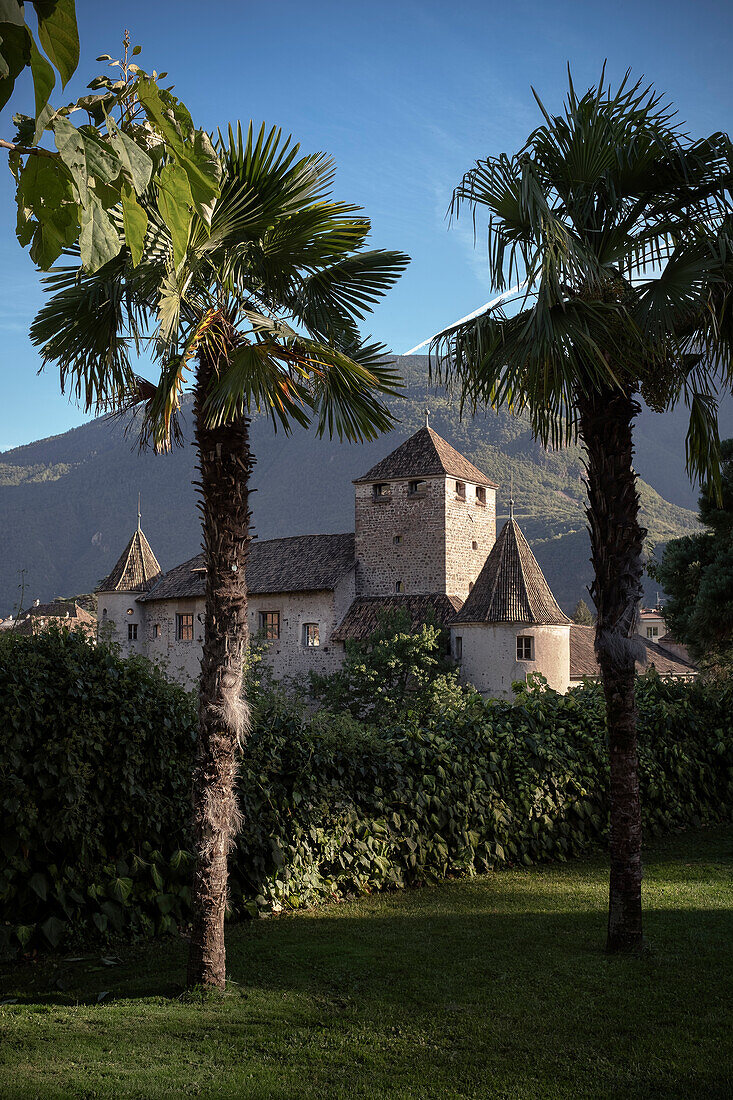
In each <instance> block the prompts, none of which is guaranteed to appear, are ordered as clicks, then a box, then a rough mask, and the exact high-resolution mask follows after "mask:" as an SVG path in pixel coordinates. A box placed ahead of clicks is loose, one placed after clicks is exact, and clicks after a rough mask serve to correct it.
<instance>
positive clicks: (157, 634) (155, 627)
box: [153, 623, 160, 638]
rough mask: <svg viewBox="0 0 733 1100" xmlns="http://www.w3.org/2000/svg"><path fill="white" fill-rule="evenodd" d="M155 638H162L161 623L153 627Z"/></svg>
mask: <svg viewBox="0 0 733 1100" xmlns="http://www.w3.org/2000/svg"><path fill="white" fill-rule="evenodd" d="M153 637H154V638H159V637H160V623H156V624H155V626H154V627H153Z"/></svg>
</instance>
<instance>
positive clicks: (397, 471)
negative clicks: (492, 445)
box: [354, 427, 498, 489]
mask: <svg viewBox="0 0 733 1100" xmlns="http://www.w3.org/2000/svg"><path fill="white" fill-rule="evenodd" d="M440 474H450V475H451V476H453V477H457V478H459V479H460V480H462V481H471V482H473V483H474V484H478V485H488V486H489V487H490V488H492V489H497V488H498V486H497V484H496V483H495V482H494V481H491V479H490V478H488V477H487V476H486V474H484V473H482V472H481V470H479V469H477V468H476V467H475V466H474V465H473V463H472V462H469V461H468V459H467V458H465V457H464V456H463V455H462V454H459V452H458V451H457V450H455V448H454V447H451V445H450V443H448V442H446V440H445V439H443V438H442V436H439V435H438V433H437V432H434V431H433V429H432V428H427V427H425V428H421V429H420V431H419V432H415V434H414V435H411V436H410V438H409V439H406V440H405V442H404V443H403V444H401V446H399V447H398V448H397V449H396V450H395V451H392V453H391V454H388V455H387V457H386V458H383V459H382V460H381V462H378V463H377V464H376V466H372V468H371V470H369V472H368V473H366V474H364V476H363V477H358V478H356V480H355V482H354V484H357V485H358V484H359V483H360V482H363V481H391V480H393V479H395V478H411V477H412V478H420V477H433V476H435V475H440Z"/></svg>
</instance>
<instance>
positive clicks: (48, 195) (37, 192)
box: [16, 157, 79, 271]
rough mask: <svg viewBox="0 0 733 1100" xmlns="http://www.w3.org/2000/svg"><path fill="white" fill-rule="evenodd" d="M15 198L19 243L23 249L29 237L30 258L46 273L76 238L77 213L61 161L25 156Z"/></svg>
mask: <svg viewBox="0 0 733 1100" xmlns="http://www.w3.org/2000/svg"><path fill="white" fill-rule="evenodd" d="M16 197H17V202H18V224H17V228H16V233H17V236H18V240H19V241H20V243H21V245H23V246H25V245H27V244H28V243H29V242H30V240H31V238H32V240H33V244H32V247H31V259H32V260H33V262H34V263H36V264H38V266H39V267H40V268H41V269H42V270H44V271H46V270H48V268H49V267H51V265H52V264H53V263H54V262H55V260H57V259H58V257H59V256H60V255H61V252H62V251H63V249H64V248H65V247H67V246H68V245H70V244H73V242H74V241H75V240H76V237H77V233H78V227H79V221H78V217H79V211H78V206H77V203H76V199H75V194H74V186H73V182H72V179H71V176H70V175H69V172H68V170H67V168H66V167H65V166H64V164H63V162H62V161H60V160H55V159H54V160H52V159H50V158H48V157H28V158H27V160H26V164H25V167H24V168H23V171H22V172H21V174H20V178H19V181H18V190H17V196H16ZM32 218H35V221H33V220H32Z"/></svg>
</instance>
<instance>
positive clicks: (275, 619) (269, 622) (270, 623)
mask: <svg viewBox="0 0 733 1100" xmlns="http://www.w3.org/2000/svg"><path fill="white" fill-rule="evenodd" d="M260 633H261V634H262V635H263V636H264V637H265V638H266V639H267V640H268V642H274V641H276V639H277V638H279V637H280V612H279V611H260Z"/></svg>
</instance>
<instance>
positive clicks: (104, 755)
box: [0, 634, 733, 948]
mask: <svg viewBox="0 0 733 1100" xmlns="http://www.w3.org/2000/svg"><path fill="white" fill-rule="evenodd" d="M638 699H639V715H640V728H641V733H640V760H641V772H642V797H643V804H644V827H645V830H646V832H647V835H649V834H656V833H659V832H663V831H666V830H670V829H675V828H681V827H684V826H685V825H690V824H694V825H699V824H707V823H711V822H715V821H722V820H730V819H731V817H732V816H733V731H732V729H731V721H732V720H731V713H733V692H732V691H731V687H730V686H729V685H725V684H723V685H717V686H715V685H702V684H700V685H689V684H673V683H665V682H662V681H661V680H659V679H658V678H657V677H656V676H655V675H653V674H651V675H648V676H646V677H644V678H643V679H641V680H640V681H639V689H638ZM256 710H257V720H256V723H255V728H254V730H253V733H252V735H251V738H250V741H249V744H248V746H247V750H246V753H245V757H244V760H243V763H242V772H241V780H240V802H241V808H242V810H243V813H244V819H245V824H244V827H243V830H242V833H241V835H240V836H239V838H238V841H237V847H236V850H235V852H234V853H233V856H232V860H231V872H232V873H231V907H232V912H233V915H235V916H240V915H243V914H245V913H250V914H255V913H256V912H257V911H259V910H261V909H278V908H280V907H288V906H291V907H297V906H302V905H310V904H313V903H315V902H317V901H319V900H321V899H324V898H328V897H333V896H339V897H341V896H345V895H349V894H352V893H356V892H360V891H365V890H374V889H380V888H383V887H389V886H403V885H407V884H409V883H417V882H424V881H436V880H438V879H440V878H443V877H445V876H446V875H458V874H474V873H477V872H483V871H487V870H490V869H492V868H495V867H499V866H501V865H504V864H507V863H510V864H525V865H530V864H532V863H535V862H539V861H543V860H550V859H560V860H564V859H568V858H571V857H573V856H576V855H579V854H580V853H582V852H584V851H587V850H588V849H589V848H590V847H591V846H593V845H596V844H598V843H599V842H600V841H603V839H604V837H605V834H606V830H607V819H608V806H607V796H606V791H607V786H608V768H607V753H606V745H605V734H604V727H603V700H602V694H601V692H600V690H599V689H598V687H597V686H594V685H589V686H587V687H584V688H581V689H578V690H575V691H573V692H571V693H570V694H569V695H567V696H565V697H562V696H557V695H555V694H554V693H552V692H529V693H527V694H524V695H523V696H521V697H520V698H519V699H518V700H517V702H516V703H514V704H508V703H487V702H485V701H484V700H482V699H481V698H480V697H479V696H477V695H476V694H475V693H470V694H464V695H463V696H452V697H451V699H450V701H449V703H448V705H447V706H446V707H445V708H444V709H443V710H442V712H441V713H436V714H434V715H433V716H432V718H430V719H429V720H427V721H424V722H423V725H422V726H417V724H416V723H415V722H414V720H413V719H412V718H411V717H410V715H407V717H406V718H405V719H404V720H401V721H400V723H399V724H395V725H393V726H391V727H388V728H383V729H380V730H374V729H371V728H367V727H365V726H362V725H360V724H359V723H357V722H356V721H355V720H354V719H352V718H350V717H345V716H335V715H333V714H329V713H327V712H320V713H319V714H317V715H315V716H314V717H307V716H305V715H303V714H302V713H301V712H300V711H299V710H298V709H297V708H296V707H295V706H294V705H293V704H292V703H288V702H287V701H286V700H285V699H284V698H282V697H280V696H278V695H276V694H272V693H270V694H269V695H266V696H264V697H262V698H260V699H259V701H258V705H257V708H256ZM194 722H195V708H194V705H193V700H192V699H191V697H190V696H188V695H186V693H185V692H184V691H182V690H181V689H180V688H178V687H176V686H175V685H172V684H169V683H167V682H166V680H165V679H164V678H163V676H162V675H161V674H159V673H158V672H156V671H155V670H154V669H152V668H151V666H150V665H148V664H147V663H145V662H143V661H141V660H137V659H132V660H129V661H124V660H121V659H120V658H118V657H116V656H115V655H114V654H113V653H112V652H110V651H109V650H107V649H104V648H97V649H95V648H94V647H92V646H90V645H89V644H87V643H86V642H85V641H84V640H83V639H81V638H78V637H75V636H73V635H54V634H48V635H42V636H40V637H37V638H29V639H20V638H18V639H12V640H11V641H10V642H8V641H7V639H3V640H2V642H1V643H0V723H1V725H0V728H1V729H2V740H1V741H0V814H1V818H2V823H1V825H0V829H1V835H0V847H1V849H2V852H3V853H4V860H3V864H2V867H1V869H0V928H3V929H4V932H5V938H6V940H7V941H8V942H9V943H10V944H11V946H13V947H17V946H18V945H19V944H20V945H22V946H24V947H26V948H28V947H29V946H33V945H38V946H41V947H45V948H47V947H48V946H49V945H50V946H56V945H59V944H68V943H69V940H70V939H71V938H73V937H74V936H77V937H88V936H90V935H91V934H101V935H104V936H108V935H110V934H111V933H115V934H124V935H131V934H132V935H140V934H153V933H160V932H167V931H174V930H175V928H176V927H177V926H178V925H179V924H181V923H185V921H186V920H187V919H188V916H189V890H188V880H189V876H190V856H189V854H188V852H187V844H188V822H189V816H190V807H189V775H190V770H191V764H192V755H193V753H192V750H193V741H194Z"/></svg>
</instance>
